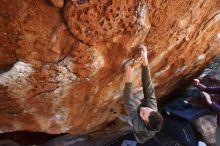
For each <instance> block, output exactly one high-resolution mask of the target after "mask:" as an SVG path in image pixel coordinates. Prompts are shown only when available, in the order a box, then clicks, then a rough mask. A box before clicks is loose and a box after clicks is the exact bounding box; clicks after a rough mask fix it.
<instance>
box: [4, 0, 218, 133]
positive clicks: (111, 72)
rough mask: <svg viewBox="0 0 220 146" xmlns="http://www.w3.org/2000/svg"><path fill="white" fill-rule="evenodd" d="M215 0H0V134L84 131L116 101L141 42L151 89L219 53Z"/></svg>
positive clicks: (169, 84) (171, 84)
mask: <svg viewBox="0 0 220 146" xmlns="http://www.w3.org/2000/svg"><path fill="white" fill-rule="evenodd" d="M219 10H220V3H219V1H218V0H198V1H192V0H148V1H146V0H66V1H64V0H48V1H46V0H37V1H35V0H2V1H1V5H0V23H1V27H0V59H1V62H0V73H1V74H0V133H3V132H10V131H20V130H29V131H41V132H47V133H66V132H68V133H72V134H76V135H78V134H85V133H89V132H91V131H95V130H97V129H100V128H102V127H103V126H104V125H105V124H107V123H108V122H110V121H112V120H114V118H115V117H113V116H112V115H111V113H110V109H112V108H114V109H115V110H119V111H120V110H121V109H122V108H123V105H122V100H121V99H122V93H123V92H122V91H123V86H124V68H123V67H124V66H123V65H124V63H125V62H126V61H127V60H133V62H134V65H133V66H134V68H135V81H134V83H133V85H134V92H139V91H141V88H140V85H141V82H140V57H139V55H138V52H137V51H136V49H135V48H136V47H137V46H138V45H139V44H141V43H143V44H145V45H147V46H148V47H149V58H150V67H151V70H152V76H153V81H154V83H155V87H156V91H157V98H158V99H159V98H160V97H161V96H163V95H166V94H168V93H169V92H171V91H172V90H173V89H175V88H176V87H177V86H178V85H180V84H181V82H183V81H184V80H186V79H188V78H190V77H191V76H192V75H193V74H194V73H196V72H197V71H198V70H199V69H201V68H203V67H204V66H205V65H206V64H207V63H208V61H209V60H210V59H211V58H213V56H215V55H216V54H217V53H219V52H220V21H219V20H220V11H219Z"/></svg>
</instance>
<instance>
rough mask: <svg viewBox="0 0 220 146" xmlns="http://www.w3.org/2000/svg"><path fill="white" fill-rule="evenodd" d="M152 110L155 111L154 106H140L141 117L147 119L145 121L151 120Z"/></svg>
mask: <svg viewBox="0 0 220 146" xmlns="http://www.w3.org/2000/svg"><path fill="white" fill-rule="evenodd" d="M152 111H155V110H153V109H152V108H149V107H141V108H140V113H139V114H140V116H141V118H142V119H143V120H144V121H145V122H148V121H149V115H150V113H151V112H152Z"/></svg>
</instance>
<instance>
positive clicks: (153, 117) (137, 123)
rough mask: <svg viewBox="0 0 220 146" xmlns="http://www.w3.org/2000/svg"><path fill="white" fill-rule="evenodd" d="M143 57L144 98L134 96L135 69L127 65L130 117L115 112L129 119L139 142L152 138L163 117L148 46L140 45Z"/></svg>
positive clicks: (128, 110) (125, 104)
mask: <svg viewBox="0 0 220 146" xmlns="http://www.w3.org/2000/svg"><path fill="white" fill-rule="evenodd" d="M140 49H141V58H142V63H143V65H142V86H143V93H144V100H143V102H142V103H141V102H140V100H138V99H136V98H134V97H133V94H132V79H133V69H132V67H131V66H130V65H128V64H127V65H126V83H125V88H124V106H125V109H126V112H127V114H128V117H126V116H124V115H120V114H117V113H116V112H113V113H114V114H115V115H116V116H117V117H119V118H120V119H121V120H123V121H127V122H128V123H129V125H131V126H132V128H133V133H134V136H135V138H136V140H137V141H138V142H139V143H144V142H145V141H147V140H148V139H150V138H152V137H153V136H154V135H155V134H156V133H157V132H158V131H159V130H160V129H161V127H162V125H163V118H162V116H161V114H160V113H159V112H158V111H157V110H158V109H157V101H156V98H155V90H154V87H153V84H152V81H151V76H150V68H149V65H148V58H147V48H146V47H145V46H144V45H141V46H140Z"/></svg>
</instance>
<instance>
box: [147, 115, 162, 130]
mask: <svg viewBox="0 0 220 146" xmlns="http://www.w3.org/2000/svg"><path fill="white" fill-rule="evenodd" d="M148 118H149V121H148V122H147V123H146V124H147V126H148V127H149V128H150V129H151V130H160V129H161V128H162V126H163V117H162V115H161V114H160V113H159V112H156V111H152V112H150V115H149V117H148Z"/></svg>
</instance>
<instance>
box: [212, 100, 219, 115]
mask: <svg viewBox="0 0 220 146" xmlns="http://www.w3.org/2000/svg"><path fill="white" fill-rule="evenodd" d="M211 108H212V109H213V110H214V111H215V112H216V113H217V114H220V105H219V104H218V103H216V102H212V104H211Z"/></svg>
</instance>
